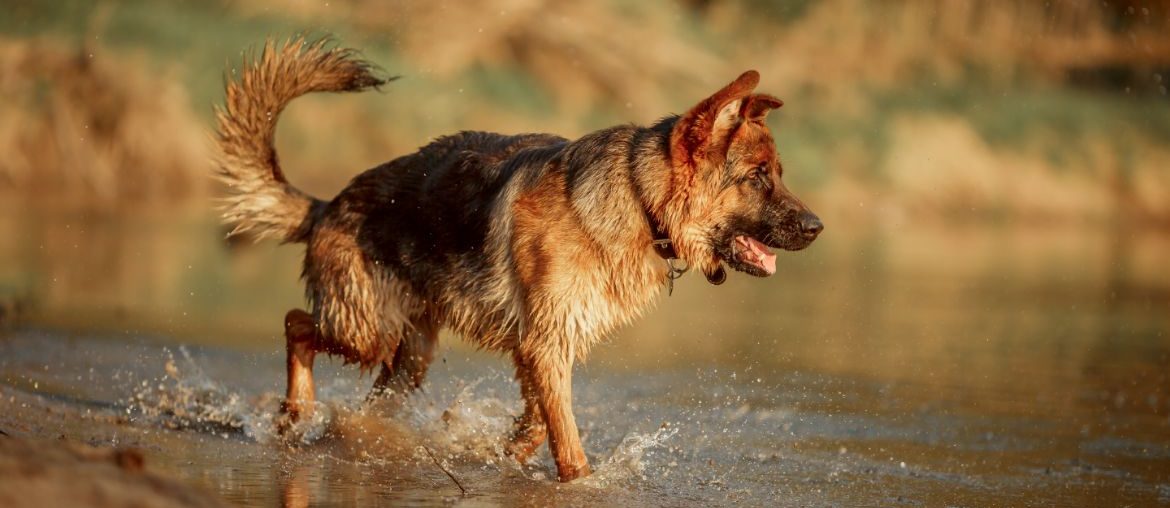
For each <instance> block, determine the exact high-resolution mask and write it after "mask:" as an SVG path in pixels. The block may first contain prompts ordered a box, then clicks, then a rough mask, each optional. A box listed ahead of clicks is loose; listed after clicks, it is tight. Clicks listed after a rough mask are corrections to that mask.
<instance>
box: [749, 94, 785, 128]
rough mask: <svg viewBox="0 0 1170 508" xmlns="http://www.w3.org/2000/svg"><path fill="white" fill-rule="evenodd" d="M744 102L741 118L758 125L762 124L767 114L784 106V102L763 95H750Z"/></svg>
mask: <svg viewBox="0 0 1170 508" xmlns="http://www.w3.org/2000/svg"><path fill="white" fill-rule="evenodd" d="M744 102H745V104H744V106H743V117H744V118H746V119H748V120H750V121H753V122H760V123H764V118H766V117H767V116H768V113H769V112H771V111H772V110H773V109H778V108H779V107H780V106H783V105H784V101H782V100H780V99H777V98H775V97H773V96H771V95H768V94H763V93H757V94H752V95H750V96H748V98H747V99H745V100H744Z"/></svg>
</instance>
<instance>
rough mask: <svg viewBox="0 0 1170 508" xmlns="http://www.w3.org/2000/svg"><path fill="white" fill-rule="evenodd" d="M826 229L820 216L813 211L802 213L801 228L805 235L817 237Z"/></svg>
mask: <svg viewBox="0 0 1170 508" xmlns="http://www.w3.org/2000/svg"><path fill="white" fill-rule="evenodd" d="M824 229H825V225H824V224H822V223H821V219H820V217H817V216H816V215H814V214H813V213H812V212H804V213H802V214H800V230H801V231H802V232H803V233H804V236H808V237H813V238H816V236H817V235H819V234H821V231H822V230H824Z"/></svg>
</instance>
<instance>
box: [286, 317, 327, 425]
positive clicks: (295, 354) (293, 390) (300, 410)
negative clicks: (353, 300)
mask: <svg viewBox="0 0 1170 508" xmlns="http://www.w3.org/2000/svg"><path fill="white" fill-rule="evenodd" d="M284 337H285V347H286V349H287V354H288V359H287V363H286V366H287V368H288V391H287V392H286V394H285V399H284V402H283V403H281V406H280V410H281V412H282V413H284V414H285V415H287V417H288V419H289V420H291V421H292V422H296V421H298V420H300V419H301V418H303V417H304V416H306V415H307V414H308V412H309V411H311V410H312V404H313V401H314V400H315V398H316V395H315V394H314V390H313V357H314V356H316V354H317V348H318V346H319V340H318V336H317V326H316V324H315V323H314V322H313V316H312V315H310V314H309V313H308V312H305V311H303V310H301V309H293V310H290V311H288V314H286V315H285V317H284Z"/></svg>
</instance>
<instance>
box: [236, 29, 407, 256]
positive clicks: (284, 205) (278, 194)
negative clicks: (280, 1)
mask: <svg viewBox="0 0 1170 508" xmlns="http://www.w3.org/2000/svg"><path fill="white" fill-rule="evenodd" d="M387 81H388V80H386V79H382V78H379V77H377V76H375V75H374V70H373V66H372V65H371V64H369V63H368V62H366V61H364V60H362V59H360V58H358V56H357V53H356V51H354V50H352V49H342V48H336V47H334V46H333V45H332V42H331V40H330V39H322V40H319V41H316V42H307V41H306V40H305V39H303V38H298V39H291V40H288V41H286V42H285V43H284V44H283V45H282V46H280V47H277V45H276V44H275V43H274V42H273V41H272V40H269V41H268V42H267V43H266V44H265V45H264V52H263V54H262V55H261V56H260V58H258V59H253V58H249V59H247V60H246V61H245V62H244V68H243V69H242V73H241V74H240V75H239V77H238V78H237V79H232V80H230V81H229V82H228V84H227V99H226V104H225V105H224V106H223V107H217V108H216V111H215V113H216V118H217V120H218V124H219V129H218V138H217V141H218V145H219V153H218V160H217V168H216V176H217V177H218V178H219V180H220V181H222V182H223V183H225V184H226V185H227V187H228V193H229V196H228V197H227V199H226V200H225V202H226V204H225V206H224V213H223V218H224V221H225V222H227V223H229V224H233V225H234V226H235V229H233V230H232V233H231V234H236V233H242V232H245V231H248V232H252V233H253V234H255V235H256V236H257V237H258V238H279V239H281V240H282V241H285V242H298V241H305V240H306V239H307V237H308V234H309V231H310V230H311V227H312V220H313V219H312V217H311V214H312V211H313V210H314V209H315V208H320V206H321V204H322V203H321V202H320V201H318V200H316V199H314V198H312V197H310V196H308V195H307V194H305V193H303V192H301V191H299V190H297V189H296V188H294V187H293V186H292V185H290V184H289V183H288V180H287V179H285V177H284V173H283V172H282V171H281V170H280V164H279V162H277V158H276V149H275V148H274V147H273V138H274V136H275V133H276V119H277V117H278V116H280V112H281V111H282V110H283V109H284V107H285V106H287V105H288V103H289V102H290V101H292V100H293V99H295V98H297V97H299V96H301V95H304V94H306V93H309V92H355V91H361V90H366V89H368V88H372V87H377V86H379V85H382V84H385V83H386V82H387Z"/></svg>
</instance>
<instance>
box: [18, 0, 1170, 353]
mask: <svg viewBox="0 0 1170 508" xmlns="http://www.w3.org/2000/svg"><path fill="white" fill-rule="evenodd" d="M1168 28H1170V2H1167V1H1145V2H1138V1H1132V2H1115V1H1109V2H1100V1H1073V0H1065V1H1050V2H1033V1H1019V2H978V1H974V0H951V1H948V2H934V1H925V0H906V1H901V2H868V1H861V0H804V1H792V2H769V1H763V0H723V1H717V0H710V1H704V0H661V1H634V0H599V1H590V2H582V1H569V0H501V1H498V2H454V1H444V0H435V1H429V2H412V1H374V0H248V1H242V0H199V1H191V0H117V1H115V0H108V1H96V2H95V1H90V0H57V1H30V0H15V1H13V0H0V153H2V154H3V156H0V328H2V327H3V326H4V323H5V322H6V321H8V322H11V321H13V320H12V319H11V318H12V316H24V318H22V319H23V320H27V322H29V323H31V324H34V325H38V326H50V327H62V326H64V327H76V328H82V329H90V328H95V327H99V328H109V329H113V330H122V331H126V332H127V333H132V332H133V331H134V330H152V331H157V332H161V333H164V334H169V335H178V336H184V337H192V336H193V337H198V338H199V339H198V340H204V341H224V342H231V341H232V340H233V339H232V338H233V337H237V338H239V337H245V338H255V337H257V336H259V335H263V336H269V335H274V334H278V333H279V331H280V330H279V326H274V324H275V323H276V320H277V319H278V318H279V316H281V315H283V313H284V311H285V310H287V309H288V308H290V307H293V306H299V305H303V301H302V300H303V299H302V297H301V291H302V289H301V287H300V285H299V283H298V282H297V280H296V276H297V273H298V272H299V263H300V256H301V253H300V250H299V249H294V248H287V247H284V248H282V247H279V246H277V245H275V244H260V245H257V246H254V247H249V248H243V246H240V245H234V246H230V247H229V248H225V243H224V242H223V241H222V238H223V234H224V232H225V231H224V230H223V229H222V228H221V227H220V226H219V225H218V224H217V220H216V218H215V215H216V213H215V211H214V207H213V205H214V198H215V196H216V195H217V193H218V189H217V188H215V184H213V183H212V180H211V179H210V178H209V174H210V168H209V160H210V148H211V147H210V140H211V135H210V128H211V120H212V107H213V105H215V104H216V103H218V102H220V101H221V100H222V93H223V92H222V87H223V80H224V79H225V78H226V77H230V76H232V74H233V73H234V72H235V69H236V68H237V67H238V66H239V65H240V62H241V61H242V60H243V59H244V58H245V56H246V55H247V54H248V53H249V51H254V50H255V49H256V48H257V47H258V46H259V45H260V44H261V43H262V42H263V41H264V39H265V38H267V37H277V38H284V37H287V36H289V35H293V34H298V33H306V32H307V33H309V34H321V35H324V34H333V35H334V36H336V38H337V39H338V40H339V42H340V44H344V45H346V46H351V47H356V48H360V49H361V50H362V51H363V52H364V53H365V55H366V56H367V57H368V58H369V59H371V60H372V61H374V62H376V63H377V64H379V65H380V66H381V67H382V68H383V69H384V70H385V72H386V73H387V74H391V75H400V76H402V79H400V80H398V81H395V82H394V83H392V84H390V85H389V86H387V87H385V89H384V91H383V92H382V93H367V94H361V95H345V96H329V95H314V96H309V97H305V98H302V99H300V100H298V101H296V102H294V103H293V105H292V107H291V108H290V109H289V110H288V111H287V112H286V113H285V115H284V117H283V119H282V121H281V122H280V124H279V132H278V136H277V144H278V149H279V152H280V155H281V158H282V162H283V164H284V167H285V169H286V172H287V173H288V175H289V177H290V179H291V180H292V181H293V182H294V183H295V184H296V185H297V186H298V187H301V188H302V189H305V190H307V191H309V192H311V193H312V194H315V195H317V196H320V197H323V198H327V197H330V196H332V195H333V194H334V193H336V192H337V191H338V190H339V189H340V188H341V187H342V186H344V185H345V183H346V182H347V181H348V180H349V179H350V178H352V177H353V176H354V175H356V174H357V173H359V172H360V171H361V170H363V169H365V168H368V167H372V166H374V165H376V164H379V163H381V162H384V161H386V160H389V159H391V158H393V157H396V156H399V155H402V154H404V153H407V152H409V151H412V150H413V149H415V148H416V147H418V146H420V145H422V144H425V143H426V142H428V141H429V140H431V139H433V138H435V137H436V136H440V135H443V134H448V133H452V132H455V131H458V130H461V129H479V130H490V131H497V132H506V133H514V132H533V131H542V132H554V133H558V134H561V135H564V136H567V137H575V136H579V135H581V134H584V133H586V132H589V131H590V130H593V129H598V128H602V127H606V126H610V125H614V124H618V123H624V122H634V123H640V124H647V123H650V122H653V121H654V120H656V119H658V118H660V117H662V116H664V115H667V114H670V113H681V112H683V111H684V110H685V109H686V108H688V107H689V106H691V105H692V104H694V103H695V102H697V101H698V100H700V99H701V98H703V97H705V96H706V95H708V94H710V93H711V92H712V91H714V90H715V89H717V88H718V87H720V86H722V85H723V84H725V83H727V82H728V81H730V80H731V79H733V78H734V77H735V76H737V75H738V74H739V73H740V72H742V71H743V70H745V69H749V68H754V69H758V70H759V71H760V72H761V74H762V76H763V81H762V83H761V85H760V88H761V90H764V91H767V92H769V93H773V94H775V95H777V96H779V97H781V98H782V99H784V100H785V103H786V104H785V106H784V108H783V109H781V110H780V111H779V112H777V113H775V114H773V115H771V116H770V117H769V122H770V123H771V125H772V127H773V130H774V132H775V134H776V137H777V143H778V146H779V149H780V153H781V156H782V158H783V159H784V161H785V166H786V169H787V172H786V179H787V181H788V184H789V187H791V188H792V189H793V190H794V191H795V192H796V193H797V194H798V195H800V196H801V197H802V198H803V199H804V200H805V201H806V202H808V203H809V204H810V205H811V206H812V207H813V208H814V209H815V210H816V211H817V213H818V214H820V215H821V216H822V218H824V219H825V222H826V224H828V227H829V233H828V234H826V235H824V237H823V238H822V239H821V240H820V241H818V243H817V245H816V246H815V248H814V249H812V250H813V251H814V252H809V253H801V254H798V255H793V256H784V257H783V261H782V264H784V265H785V266H784V267H782V269H781V270H782V272H783V273H784V274H785V275H784V281H783V282H781V283H777V284H750V283H748V282H744V283H743V285H742V286H740V287H737V288H734V290H731V289H726V288H724V289H725V290H726V291H731V293H730V294H736V295H740V296H743V295H751V294H755V295H759V298H760V300H759V301H761V302H774V301H776V300H775V299H776V298H794V299H796V300H797V301H796V303H795V304H797V307H794V308H803V307H800V305H809V304H808V303H807V302H820V303H819V304H817V306H816V309H819V310H817V311H816V312H811V311H810V312H811V314H807V316H813V317H817V321H819V322H824V321H836V320H839V319H840V313H841V312H843V310H842V309H849V308H853V307H851V305H854V304H852V303H849V302H854V300H849V298H855V299H857V301H859V302H862V303H861V304H857V305H863V306H864V305H877V306H880V304H881V302H885V301H886V300H883V299H882V298H878V296H879V295H883V294H886V292H887V291H900V290H902V289H893V288H890V287H885V286H882V285H881V284H879V283H877V282H875V281H876V280H899V279H900V278H902V275H896V276H895V275H890V274H887V275H885V276H876V275H873V273H874V270H878V271H881V270H887V269H889V270H894V269H895V268H898V267H901V268H898V269H899V270H902V271H897V270H894V271H892V272H890V273H891V274H892V273H894V272H896V273H898V274H901V273H903V271H904V272H906V273H907V274H911V275H907V276H910V277H912V278H913V277H944V276H945V277H952V278H953V280H952V279H945V280H948V281H952V282H947V283H946V284H948V285H954V288H952V289H953V290H954V291H956V292H957V293H955V294H951V295H949V296H947V297H945V298H941V299H939V302H940V305H943V306H945V307H947V308H952V307H953V308H954V309H955V312H968V311H969V309H971V308H973V307H975V306H978V305H982V303H980V302H983V301H984V300H983V298H984V297H987V298H988V299H990V300H995V299H998V298H1000V296H995V295H1000V292H1001V291H1002V288H1001V289H994V288H996V287H999V286H1000V285H1002V284H1004V280H1005V279H1004V277H1009V278H1018V279H1019V280H1020V281H1035V277H1034V276H1040V275H1043V276H1044V277H1050V278H1052V279H1053V280H1057V281H1063V282H1053V284H1058V285H1059V284H1065V283H1067V281H1069V280H1078V281H1082V282H1081V283H1082V284H1083V285H1084V287H1083V288H1080V289H1077V290H1076V292H1077V294H1079V295H1082V296H1084V297H1085V298H1088V299H1090V300H1091V301H1094V302H1097V301H1098V299H1099V295H1109V296H1107V297H1106V301H1114V300H1116V299H1117V298H1120V297H1119V296H1117V295H1126V294H1138V295H1143V296H1141V297H1142V298H1149V299H1152V300H1150V301H1146V300H1143V301H1146V303H1145V304H1144V305H1161V306H1163V307H1164V306H1165V302H1166V301H1170V300H1166V298H1165V290H1164V287H1170V286H1166V285H1167V284H1170V279H1167V277H1170V272H1167V271H1166V270H1165V262H1164V260H1165V259H1166V257H1165V256H1166V252H1170V244H1168V243H1167V242H1170V236H1167V235H1165V234H1163V232H1164V231H1165V229H1166V226H1167V225H1170V97H1168V96H1167V86H1170V83H1168V81H1170V30H1168ZM959 225H961V226H962V227H961V228H959V227H957V226H959ZM1118 226H1124V227H1118ZM963 228H966V229H963ZM912 231H913V232H916V233H918V234H911V232H912ZM1139 233H1140V236H1138V235H1139ZM972 238H978V239H979V240H978V241H975V240H971V239H972ZM1118 260H1122V261H1118ZM882 273H885V272H882ZM971 274H979V275H978V276H977V277H976V276H974V275H971ZM969 275H970V276H969ZM875 277H876V278H875ZM883 277H885V278H883ZM1070 277H1071V278H1070ZM972 280H982V281H987V282H988V284H991V286H992V289H989V290H988V291H987V292H986V293H978V292H976V294H973V295H972V294H968V292H969V286H968V284H969V281H972ZM1043 280H1045V281H1047V280H1048V279H1043ZM1116 281H1130V282H1126V283H1125V284H1122V285H1121V286H1119V285H1118V284H1119V283H1116ZM682 283H683V285H684V288H683V291H684V292H689V291H690V289H689V288H694V289H695V291H696V293H695V296H694V300H693V301H691V302H690V303H687V300H686V299H684V298H679V297H676V298H673V299H669V300H668V303H664V304H663V305H664V306H667V307H670V306H673V307H675V308H676V309H686V312H688V313H691V315H694V316H695V319H698V320H700V322H702V323H707V322H710V323H717V322H718V321H717V320H715V318H714V317H713V313H714V311H710V312H708V307H710V306H709V304H708V303H704V302H709V301H710V300H711V299H712V298H716V295H715V293H713V291H715V290H714V289H702V288H705V287H706V286H705V284H703V283H701V281H699V282H693V283H692V282H691V281H682ZM1021 283H1025V284H1030V283H1028V282H1021ZM1046 283H1047V282H1046ZM733 284H735V285H738V284H739V282H737V281H733ZM1037 284H1038V283H1037ZM1127 284H1128V285H1127ZM688 285H689V286H688ZM948 287H949V286H948ZM1118 287H1122V288H1123V289H1124V290H1118V289H1117V288H1118ZM1061 288H1064V286H1061ZM709 291H710V292H709ZM1029 291H1032V290H1029ZM1071 291H1073V290H1071V289H1068V288H1064V289H1051V290H1049V289H1045V290H1043V291H1039V290H1037V292H1036V293H1035V294H1040V295H1049V296H1044V297H1037V298H1036V300H1037V301H1041V300H1052V298H1050V296H1051V295H1056V294H1061V293H1064V292H1071ZM678 293H679V292H678V291H676V294H678ZM723 294H729V293H721V295H723ZM1029 294H1032V293H1029ZM785 295H789V296H785ZM964 295H966V296H964ZM988 295H991V296H988ZM718 298H726V296H720V297H718ZM842 298H846V300H841V299H842ZM908 298H910V300H909V301H910V302H914V301H918V300H920V298H921V295H918V293H912V294H911V295H910V296H908ZM972 299H973V300H972ZM1057 300H1059V299H1057ZM799 302H805V303H799ZM1150 302H1161V303H1150ZM855 303H856V302H855ZM1098 304H1100V302H1098ZM769 305H770V304H769ZM883 308H884V307H883ZM960 309H961V310H960ZM769 312H771V311H769ZM882 312H885V311H882ZM921 312H922V309H921V308H920V304H913V303H908V304H907V307H906V308H904V309H901V310H898V311H892V310H891V311H890V313H891V315H892V316H902V315H903V314H905V315H906V316H911V315H915V316H920V315H921ZM874 313H875V315H883V314H881V313H878V312H877V311H874ZM661 315H662V316H669V315H670V312H669V309H667V310H664V311H663V312H662V313H661ZM807 316H806V317H807ZM782 318H783V319H789V318H790V317H783V316H782ZM654 319H667V318H665V317H663V318H654ZM777 319H781V318H777ZM972 319H982V318H976V317H972ZM847 322H848V323H850V326H855V327H857V330H856V333H852V332H850V333H845V334H842V337H848V336H857V335H859V334H865V333H869V332H868V331H866V330H872V329H873V326H871V325H872V323H868V322H866V321H865V320H860V321H858V320H847ZM639 326H641V328H639V329H638V330H636V331H634V332H631V333H638V334H641V335H642V336H644V337H643V338H645V337H649V336H658V335H661V337H660V338H662V340H668V338H669V336H671V334H673V333H676V332H677V329H675V328H670V327H669V326H667V322H666V321H653V320H648V321H647V322H646V323H644V324H642V325H639ZM712 326H714V325H712ZM655 327H658V328H655ZM659 328H660V329H661V330H660V332H661V333H658V332H654V333H651V331H652V330H658V329H659ZM769 333H770V332H769ZM842 340H844V339H842ZM956 340H959V339H956ZM962 340H966V339H962ZM643 342H644V343H646V344H653V342H645V341H644V340H643ZM894 342H897V341H894ZM249 343H250V342H249ZM257 344H259V345H261V346H263V347H268V346H270V345H271V343H269V342H267V341H262V342H257ZM895 367H896V368H901V366H900V364H898V365H895Z"/></svg>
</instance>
